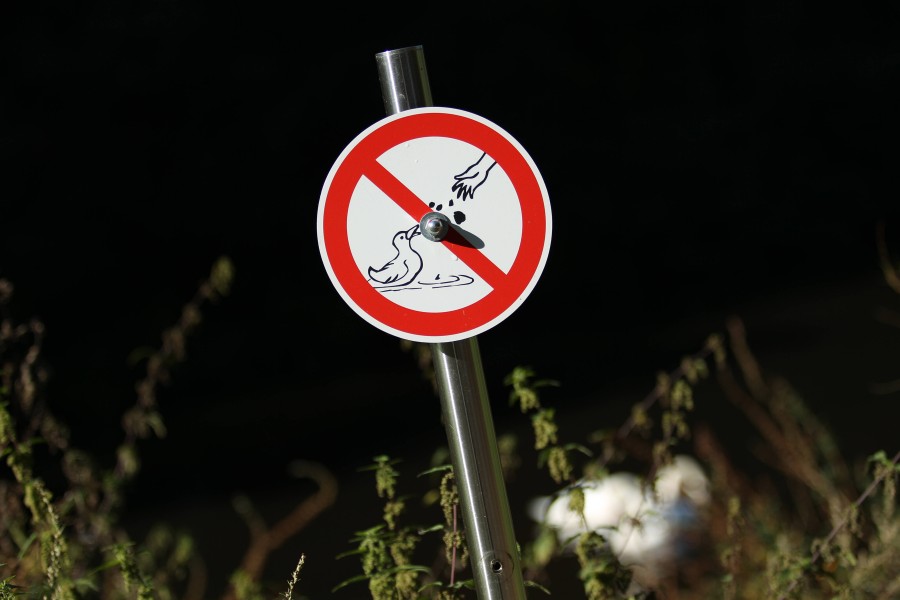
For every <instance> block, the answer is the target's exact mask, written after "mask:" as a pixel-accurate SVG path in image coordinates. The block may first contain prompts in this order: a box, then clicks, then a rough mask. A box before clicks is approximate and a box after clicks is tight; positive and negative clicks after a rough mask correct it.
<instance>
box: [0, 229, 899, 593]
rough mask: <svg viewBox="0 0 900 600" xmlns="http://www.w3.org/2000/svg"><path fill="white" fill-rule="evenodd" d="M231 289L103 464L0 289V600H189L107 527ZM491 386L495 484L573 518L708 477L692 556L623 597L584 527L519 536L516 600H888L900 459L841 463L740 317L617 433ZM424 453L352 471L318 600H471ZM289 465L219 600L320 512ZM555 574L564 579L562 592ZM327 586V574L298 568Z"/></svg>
mask: <svg viewBox="0 0 900 600" xmlns="http://www.w3.org/2000/svg"><path fill="white" fill-rule="evenodd" d="M879 239H880V243H881V245H880V246H879V248H880V249H881V251H882V266H883V269H884V273H885V279H886V281H887V282H888V284H889V285H892V286H894V285H896V287H895V289H896V290H897V291H898V293H900V284H897V283H896V282H900V275H898V272H897V269H896V268H895V267H894V266H893V265H892V262H891V259H890V256H889V255H888V254H887V251H886V248H885V247H884V246H883V238H879ZM233 277H234V273H233V267H232V265H231V263H230V261H229V260H228V259H227V258H222V259H220V260H219V261H217V262H216V263H215V264H214V265H213V267H212V269H211V272H210V274H209V276H208V277H207V278H206V279H205V280H204V281H203V282H202V284H201V285H200V286H199V288H198V290H197V292H196V294H195V295H194V296H193V297H192V298H191V299H190V300H189V301H188V302H187V303H186V304H185V306H184V308H183V310H182V313H181V316H180V318H179V320H178V321H177V323H175V324H174V325H173V326H172V327H171V328H169V329H167V330H166V331H164V332H163V334H162V340H161V344H160V346H159V348H158V349H157V350H156V352H154V353H153V354H152V355H150V356H149V357H147V359H146V363H145V375H144V377H143V378H142V379H141V380H140V381H139V382H137V385H136V397H135V402H134V405H133V406H132V407H131V408H130V409H129V410H127V411H126V412H125V414H124V415H123V417H122V429H123V432H122V441H121V443H120V444H119V446H118V447H117V448H116V449H115V450H114V455H115V460H114V463H113V465H112V466H111V467H109V468H103V467H102V466H100V463H98V461H97V460H96V458H95V457H92V456H89V455H88V454H87V453H86V452H84V451H81V450H79V449H78V448H75V447H73V445H72V444H71V443H70V435H69V431H68V430H67V427H66V425H65V424H64V423H61V422H60V421H59V420H58V419H57V418H56V417H55V416H54V414H53V410H52V408H53V399H51V398H48V397H47V394H46V389H47V386H46V384H47V381H48V374H47V370H46V367H45V365H44V364H43V361H42V354H41V352H42V344H43V337H44V327H43V325H42V323H40V322H39V321H37V320H26V321H23V322H20V321H18V320H17V319H16V317H15V316H14V315H12V314H10V311H9V306H10V299H11V297H12V294H13V286H12V283H11V282H8V281H5V280H0V311H2V322H0V378H2V379H0V458H2V460H3V466H2V467H0V600H11V599H12V598H18V597H29V598H30V597H39V598H48V599H54V600H55V599H61V600H66V599H75V598H102V599H104V600H106V599H118V598H135V597H136V598H160V599H169V598H185V599H196V598H204V597H205V596H206V594H207V592H206V590H207V589H208V588H209V585H208V582H206V581H205V571H204V569H203V560H202V557H201V556H199V555H198V553H197V551H196V546H195V540H194V539H193V538H192V537H191V535H190V533H189V532H187V533H181V532H176V531H173V530H172V529H170V528H168V527H167V526H166V525H165V524H161V525H160V526H158V527H156V528H154V529H153V530H151V531H150V533H149V534H148V535H147V537H146V538H145V539H143V540H134V539H131V537H130V536H129V535H128V533H127V532H126V531H125V529H124V528H123V527H122V525H121V521H122V517H123V515H125V514H126V510H127V508H126V505H125V493H124V488H125V486H126V484H127V483H128V482H129V481H132V480H133V479H134V478H135V477H137V476H138V475H139V473H140V464H141V463H140V443H141V441H142V440H145V439H147V438H149V437H163V436H164V435H165V423H164V418H163V415H162V410H161V408H160V406H159V405H158V403H157V400H156V391H157V390H158V388H159V386H160V385H162V384H163V383H164V382H166V381H168V380H169V379H170V370H171V368H172V366H173V365H175V364H176V363H179V362H181V361H184V360H185V357H186V352H185V348H186V345H187V344H188V340H189V338H190V336H191V335H194V334H195V333H196V332H197V328H198V326H199V325H200V323H201V321H202V313H203V309H204V308H205V306H206V305H207V304H208V303H211V302H216V301H218V300H220V299H222V298H224V297H225V296H227V294H228V293H229V290H230V287H231V284H232V279H233ZM403 347H404V348H405V349H407V350H410V351H413V352H414V353H415V356H416V360H417V361H418V363H419V365H420V367H421V368H422V372H423V376H425V377H429V378H433V373H432V371H431V369H430V364H431V361H430V348H429V347H428V346H427V345H423V344H404V345H403ZM823 376H824V375H823ZM504 384H505V385H506V387H507V388H508V390H509V400H510V410H512V411H515V412H516V413H519V414H520V415H521V416H522V418H524V419H527V422H528V424H529V425H530V432H531V433H530V436H529V439H527V440H525V441H523V440H517V439H514V438H511V437H508V436H499V437H498V440H499V442H500V450H501V455H502V458H503V466H504V472H505V473H506V474H507V475H508V476H509V477H510V478H512V477H513V476H514V475H521V473H522V472H523V471H527V475H528V476H529V477H534V476H535V475H536V474H538V473H542V474H544V475H545V477H546V479H545V481H547V483H548V485H547V490H546V491H547V493H548V494H558V493H563V492H565V493H566V494H568V496H567V497H568V498H569V506H570V507H571V510H573V511H575V512H576V513H577V512H580V511H583V510H584V507H585V498H584V491H583V490H584V485H583V484H584V482H586V481H596V480H602V479H603V478H605V477H608V476H609V474H610V473H612V472H614V471H616V470H620V469H624V468H626V467H627V468H629V469H631V470H633V471H635V472H637V473H638V474H639V475H640V476H641V477H642V478H643V480H644V481H645V482H647V484H648V485H652V483H653V481H654V480H655V477H656V473H657V472H658V471H659V470H660V469H661V468H664V467H665V466H666V465H668V464H670V463H671V462H672V461H673V457H674V455H675V454H676V453H690V454H692V455H693V456H695V457H696V458H697V459H698V460H699V461H700V462H701V464H702V465H703V466H704V469H705V471H706V473H707V475H708V477H709V480H710V482H711V498H712V500H711V502H710V504H709V505H708V507H706V509H705V510H704V513H703V515H702V519H703V521H702V523H703V526H702V527H701V528H699V529H698V530H696V531H695V538H694V539H692V540H691V544H692V546H691V548H692V553H691V555H690V557H689V558H682V559H679V560H677V561H674V563H673V564H671V565H669V567H670V568H669V569H668V570H666V571H664V572H663V574H662V575H659V576H658V577H656V578H653V579H650V580H647V579H643V580H642V581H641V586H639V587H634V585H632V584H633V583H634V582H635V581H636V580H637V579H638V578H640V569H638V568H636V567H639V566H640V565H633V564H627V563H626V562H624V561H622V560H621V556H617V555H616V553H615V552H612V551H611V547H610V545H609V544H608V543H607V540H606V539H605V538H604V536H603V535H602V533H601V532H598V531H591V530H585V531H583V532H582V534H581V535H579V536H578V537H577V539H574V540H571V543H565V541H561V540H559V539H558V538H557V536H556V535H555V534H554V532H553V531H552V530H551V529H550V528H548V527H540V526H538V527H536V529H535V530H534V532H533V533H529V534H528V535H527V536H524V535H523V530H520V531H519V535H520V536H523V537H522V538H521V539H520V540H519V544H520V551H521V560H522V564H523V572H524V574H525V578H526V584H527V586H528V587H527V589H528V590H529V592H528V593H529V596H535V597H537V596H543V595H545V594H554V593H555V588H564V589H565V590H566V592H565V594H567V595H566V597H567V598H568V597H572V596H571V594H573V593H576V594H577V595H576V596H575V597H584V598H588V599H590V600H605V599H612V598H623V597H628V596H629V595H631V596H633V597H645V598H658V599H663V598H665V599H676V598H677V599H679V600H686V599H694V598H697V599H699V598H725V599H729V600H730V599H739V598H742V599H756V598H784V599H788V598H809V599H813V600H815V599H819V598H821V599H826V598H848V599H849V598H871V599H873V600H874V599H878V600H888V599H891V598H898V597H900V519H898V515H897V511H896V504H897V497H896V485H897V479H898V473H900V466H898V460H900V452H898V451H897V449H886V450H884V451H877V452H874V453H872V454H871V455H870V456H868V457H867V458H866V460H864V461H861V462H860V461H854V460H852V458H848V457H846V456H845V455H844V454H843V453H842V451H841V449H840V448H839V447H838V444H837V442H836V440H835V438H834V436H833V435H832V434H831V432H830V431H829V430H828V428H827V427H826V425H825V424H823V423H822V422H820V421H819V419H818V418H817V416H816V414H815V413H814V412H813V411H811V410H810V408H809V406H808V404H807V403H806V401H805V399H804V398H803V395H802V393H801V391H799V390H797V389H795V388H794V387H793V386H792V385H791V384H790V383H789V382H788V381H786V380H784V379H783V378H781V377H778V376H773V375H771V374H769V373H768V372H767V369H766V366H765V365H764V364H761V363H760V362H759V361H758V360H757V358H756V357H755V355H754V353H753V352H752V350H751V348H750V345H749V343H748V341H747V336H746V332H745V331H744V328H743V324H742V323H741V321H740V320H739V319H732V320H729V321H728V322H727V323H725V324H724V327H723V331H722V332H721V333H715V334H713V335H710V337H709V338H708V339H707V341H706V342H705V343H704V344H703V345H702V347H700V348H698V349H697V351H696V352H694V353H693V354H690V355H687V356H685V357H684V358H683V359H681V360H680V361H677V364H675V365H673V366H672V368H670V369H667V370H664V371H661V372H660V374H659V375H658V376H657V378H656V380H655V381H654V382H650V384H649V385H648V388H649V391H648V393H647V394H646V396H645V397H643V398H641V399H638V400H637V401H636V402H635V403H634V405H633V407H632V409H631V411H630V413H629V414H628V415H627V416H626V417H625V418H624V420H623V421H622V423H620V424H618V425H617V426H615V427H610V428H607V429H605V430H603V431H597V432H593V433H591V434H590V435H588V436H587V437H585V438H584V439H571V438H570V435H569V434H568V432H567V431H566V430H565V428H564V426H563V425H561V424H560V423H561V421H560V420H559V419H558V417H559V415H560V414H562V412H563V411H565V410H566V407H565V404H564V401H554V398H556V397H557V396H558V394H556V393H555V392H556V388H557V387H558V384H557V382H555V381H553V380H550V379H542V378H538V376H537V373H536V372H535V370H534V369H531V368H528V367H519V368H516V369H514V370H513V371H512V372H511V373H509V374H508V375H507V376H506V378H505V380H504ZM701 389H702V390H704V391H707V392H710V393H712V392H713V391H714V393H715V394H718V395H719V397H721V398H722V399H723V400H724V401H727V402H728V403H729V404H730V405H731V406H732V407H734V408H735V409H736V411H737V412H738V413H739V414H740V415H742V417H743V418H744V419H745V421H746V423H747V424H748V425H749V426H750V427H751V428H752V431H753V432H755V439H756V440H757V442H758V446H757V449H756V455H757V456H758V458H759V460H760V463H759V465H760V467H759V469H758V472H757V473H755V474H754V475H753V477H751V476H750V474H748V473H747V472H745V471H742V470H741V468H740V467H738V466H737V465H736V464H735V461H734V460H733V458H732V457H731V456H730V454H729V451H728V449H727V447H728V444H727V443H723V440H721V439H719V438H718V437H717V435H716V432H714V431H713V430H711V429H710V428H709V427H706V426H704V425H703V424H702V423H697V422H695V420H694V414H695V410H696V408H697V406H696V405H697V402H698V390H701ZM705 395H708V394H705ZM873 418H878V417H877V416H873ZM523 444H528V447H527V450H528V451H527V452H525V447H524V446H523ZM434 451H435V455H434V459H433V464H432V467H431V468H430V469H428V470H427V471H425V472H422V473H416V474H414V475H415V476H414V477H412V479H408V478H407V475H408V474H404V473H403V471H402V466H403V464H404V463H403V457H390V456H376V457H373V458H371V459H366V458H365V457H361V461H360V462H361V464H365V466H363V467H362V468H363V469H364V470H366V471H368V472H371V473H372V475H373V481H372V484H373V485H372V496H371V498H369V499H368V501H369V502H371V503H373V504H374V503H379V504H380V505H381V506H382V511H381V512H382V518H381V520H380V521H379V522H377V523H372V524H371V527H370V528H368V529H365V530H361V531H348V532H344V535H345V536H346V540H347V551H346V552H345V553H342V554H341V555H339V556H338V557H335V558H336V559H338V560H358V561H359V575H358V576H356V577H353V578H351V579H348V580H345V581H336V582H333V595H334V596H335V597H337V598H340V597H360V595H362V594H365V595H366V596H368V597H371V598H373V600H400V599H406V598H410V599H412V598H435V599H440V600H457V599H463V598H471V597H474V594H475V592H474V591H473V585H472V581H471V578H470V577H471V576H470V574H469V571H468V558H469V557H468V554H467V551H466V538H465V531H464V530H463V528H462V527H461V525H460V522H459V519H458V502H459V496H458V493H457V490H456V487H455V480H454V476H453V468H452V466H451V465H449V464H448V462H447V461H448V459H447V454H446V448H443V447H442V446H440V445H438V446H437V447H436V448H434ZM38 455H39V456H40V458H41V460H39V461H38V460H35V458H36V456H38ZM526 455H528V456H532V455H533V456H536V460H535V461H534V464H529V463H528V461H525V460H523V456H526ZM41 469H52V470H55V471H58V472H59V473H61V474H62V480H63V481H64V484H63V485H62V486H61V487H60V488H59V489H53V490H51V489H50V486H48V484H47V483H46V482H47V481H48V479H47V475H48V473H44V472H42V471H41ZM297 470H298V474H299V475H302V476H305V477H309V478H311V479H313V480H314V481H315V482H316V483H317V484H318V492H316V493H315V494H313V495H312V496H311V497H310V498H307V499H306V500H304V501H303V502H302V503H300V504H299V505H298V506H297V507H296V509H295V510H293V511H292V512H290V513H289V514H288V515H286V516H285V517H284V518H283V519H281V520H279V521H277V522H275V523H274V524H273V525H271V526H269V525H266V524H265V523H264V522H263V520H262V519H261V518H259V516H258V515H256V514H255V512H254V509H253V506H252V505H251V504H250V503H249V501H246V499H240V498H238V499H237V501H236V503H235V511H236V518H241V519H243V520H244V521H245V523H246V524H247V527H248V529H249V531H250V533H251V537H250V539H251V541H250V544H249V546H248V548H247V550H246V553H245V555H244V557H243V559H242V560H241V562H240V564H238V565H235V568H234V569H233V571H232V575H231V577H230V579H229V581H228V582H227V583H228V585H227V591H226V593H225V598H226V599H227V600H244V599H260V598H269V597H272V596H273V595H274V594H273V593H272V592H271V591H270V590H271V589H273V588H272V587H271V585H263V584H264V583H270V582H267V580H266V577H267V572H266V568H265V567H266V564H267V560H268V558H269V556H270V555H272V553H273V552H275V551H277V550H278V549H279V548H281V547H282V546H283V545H284V543H285V542H286V541H287V540H288V539H290V538H292V537H293V536H295V535H296V534H297V533H298V532H299V531H301V530H302V529H303V528H304V527H306V526H307V525H308V524H309V523H310V522H312V521H313V520H314V519H316V518H317V517H318V516H319V515H320V514H321V512H322V511H323V510H325V509H326V508H328V507H329V506H331V505H333V504H334V502H335V499H336V496H337V493H338V486H337V481H336V480H335V478H334V477H333V475H332V474H331V473H330V472H329V470H328V469H327V468H325V467H323V466H322V465H318V464H314V463H298V464H297ZM401 489H404V490H406V489H414V490H415V491H414V492H411V493H401V491H400V490H401ZM414 500H415V501H416V502H425V503H426V504H427V505H430V506H431V507H432V509H433V520H432V522H430V523H412V522H408V521H407V519H408V517H409V511H408V508H409V505H410V503H411V502H413V501H414ZM544 525H547V524H544ZM635 525H636V526H637V527H640V526H641V523H635ZM336 535H340V532H336ZM312 550H313V549H312V548H310V549H308V550H307V551H308V552H309V551H312ZM305 561H306V553H304V554H302V555H301V556H300V557H299V560H298V561H297V563H296V568H295V569H294V571H293V572H292V573H285V574H284V576H283V577H282V578H280V581H281V585H280V589H282V590H283V591H282V592H280V593H279V594H278V595H279V597H283V598H285V599H287V600H290V599H291V598H292V597H294V596H295V595H300V596H301V597H302V595H303V581H302V580H301V578H300V574H301V569H308V568H309V567H307V566H306V563H305ZM561 572H562V573H568V574H569V577H570V579H571V581H567V582H566V585H565V586H563V585H562V584H561V583H560V581H559V578H558V575H557V574H558V573H561ZM328 576H329V573H328V572H327V570H319V571H313V572H312V573H306V572H304V577H316V578H322V579H325V578H328ZM573 589H574V590H577V592H573V591H572V590H573ZM557 597H558V596H557Z"/></svg>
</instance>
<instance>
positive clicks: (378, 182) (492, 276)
mask: <svg viewBox="0 0 900 600" xmlns="http://www.w3.org/2000/svg"><path fill="white" fill-rule="evenodd" d="M363 175H364V176H365V177H366V178H367V179H368V180H369V181H371V182H372V183H374V184H375V186H376V187H378V189H380V190H381V191H382V192H384V193H385V194H386V195H387V196H388V198H390V199H391V200H393V201H394V202H396V203H397V205H398V206H399V207H400V208H402V209H403V210H405V211H406V213H407V214H408V215H409V216H410V217H412V218H413V219H414V220H415V221H416V222H419V221H420V220H421V219H422V217H423V216H425V214H426V213H428V212H430V211H431V208H429V207H428V204H427V203H425V202H423V201H422V199H421V198H419V197H418V196H416V195H415V194H414V193H413V192H412V190H410V189H409V188H408V187H406V186H405V185H404V184H403V182H402V181H400V180H399V179H397V178H396V177H394V174H393V173H391V172H390V171H388V170H387V169H385V168H384V166H383V165H382V164H381V163H379V162H377V161H372V162H369V163H368V164H367V165H366V166H365V167H364V171H363ZM441 243H442V244H444V246H445V247H446V248H447V249H448V250H450V252H452V253H453V254H455V255H456V256H457V258H459V260H461V261H463V262H464V263H466V265H468V266H469V268H470V269H472V270H473V271H475V273H477V274H478V276H479V277H481V278H482V279H484V281H485V282H486V283H487V284H488V285H489V286H491V288H493V289H495V290H496V289H499V288H500V287H501V286H502V285H503V282H504V281H505V280H506V273H504V272H503V271H502V270H501V269H500V268H499V267H498V266H497V265H495V264H494V263H493V262H491V261H490V259H488V257H487V256H485V255H484V253H483V252H481V250H478V249H477V248H475V247H474V246H472V244H470V243H469V242H468V240H466V239H465V238H464V237H463V236H462V234H460V233H459V232H458V231H456V230H455V229H453V227H452V226H451V228H450V232H449V233H448V234H447V237H446V238H444V240H442V241H441Z"/></svg>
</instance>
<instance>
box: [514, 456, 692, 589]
mask: <svg viewBox="0 0 900 600" xmlns="http://www.w3.org/2000/svg"><path fill="white" fill-rule="evenodd" d="M575 485H576V486H577V487H580V488H581V489H582V490H583V491H584V519H583V520H582V518H581V516H580V515H578V514H576V513H575V512H574V511H572V510H571V509H570V508H569V496H570V491H571V488H567V489H566V490H563V491H562V492H560V493H559V494H556V495H554V496H541V497H538V498H535V499H533V500H532V501H531V503H530V504H529V507H528V512H529V515H530V516H531V518H532V519H534V520H535V521H537V522H539V523H542V524H544V525H545V526H548V527H551V528H552V529H554V530H555V531H556V534H557V538H558V540H559V542H560V544H563V545H570V544H571V542H572V540H573V539H574V538H575V537H576V536H578V535H580V534H582V533H584V532H586V531H595V532H596V533H598V534H600V535H601V536H603V538H604V539H606V541H607V543H608V544H609V547H610V550H611V551H612V552H613V553H614V554H615V555H616V556H617V557H618V558H619V561H620V562H621V563H622V564H623V565H624V566H626V567H629V568H632V569H633V572H634V576H635V579H636V580H637V581H639V582H642V583H643V584H645V585H648V584H649V585H652V584H653V583H654V582H656V581H658V580H659V579H660V578H662V577H665V576H666V575H667V574H668V573H669V572H670V571H671V569H672V568H673V567H674V561H675V560H676V559H678V558H685V557H687V555H688V554H689V553H690V551H691V550H692V547H693V540H694V539H695V538H696V533H697V531H698V529H699V528H700V527H701V526H702V521H703V515H704V510H705V508H706V507H707V506H708V505H709V502H710V491H709V479H708V478H707V477H706V474H705V473H704V472H703V469H702V468H701V467H700V465H699V464H698V463H697V461H696V460H694V459H693V458H691V457H689V456H686V455H678V456H675V457H674V459H673V461H672V463H671V464H669V465H666V466H664V467H662V468H660V469H659V471H658V472H657V474H656V478H655V481H654V486H653V487H651V486H648V485H644V483H643V481H642V480H641V478H640V477H638V476H637V475H634V474H632V473H625V472H619V473H612V474H610V475H608V476H606V477H604V478H602V479H598V480H581V481H579V482H578V483H577V484H575Z"/></svg>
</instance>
